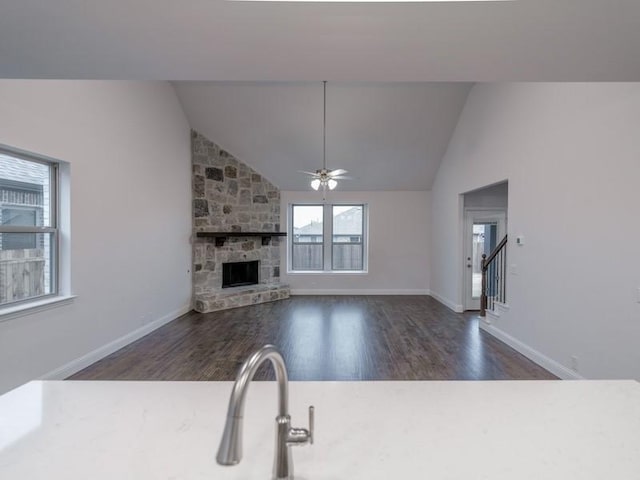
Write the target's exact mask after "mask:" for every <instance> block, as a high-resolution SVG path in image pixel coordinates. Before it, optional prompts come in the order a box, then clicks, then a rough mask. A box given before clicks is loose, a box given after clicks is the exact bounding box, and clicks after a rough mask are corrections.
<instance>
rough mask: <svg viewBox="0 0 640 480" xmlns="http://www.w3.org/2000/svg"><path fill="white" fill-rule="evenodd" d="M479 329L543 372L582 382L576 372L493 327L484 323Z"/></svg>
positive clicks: (481, 323)
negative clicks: (534, 364) (540, 368)
mask: <svg viewBox="0 0 640 480" xmlns="http://www.w3.org/2000/svg"><path fill="white" fill-rule="evenodd" d="M479 325H480V328H481V329H482V330H484V331H485V332H487V333H489V334H490V335H493V336H494V337H496V338H497V339H498V340H500V341H501V342H504V343H506V344H507V345H509V346H510V347H511V348H513V349H514V350H516V351H517V352H519V353H521V354H522V355H524V356H525V357H527V358H528V359H529V360H531V361H533V362H535V363H537V364H538V365H540V366H541V367H542V368H544V369H545V370H548V371H550V372H551V373H553V374H554V375H555V376H557V377H559V378H561V379H562V380H584V377H582V376H581V375H579V374H578V373H577V372H574V371H573V370H571V369H569V368H567V367H565V366H564V365H562V364H560V363H558V362H556V361H555V360H553V359H551V358H549V357H547V356H546V355H544V354H542V353H540V352H539V351H537V350H535V349H533V348H531V347H530V346H529V345H527V344H525V343H523V342H521V341H520V340H518V339H517V338H514V337H512V336H511V335H509V334H508V333H505V332H503V331H502V330H500V329H499V328H497V327H495V326H494V325H487V324H486V323H484V322H479Z"/></svg>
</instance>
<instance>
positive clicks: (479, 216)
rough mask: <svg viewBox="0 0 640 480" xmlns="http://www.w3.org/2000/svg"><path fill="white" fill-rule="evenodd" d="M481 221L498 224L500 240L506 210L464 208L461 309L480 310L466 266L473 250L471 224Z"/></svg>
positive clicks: (504, 227) (498, 239) (505, 228)
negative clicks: (474, 297)
mask: <svg viewBox="0 0 640 480" xmlns="http://www.w3.org/2000/svg"><path fill="white" fill-rule="evenodd" d="M482 222H487V223H490V222H496V223H497V224H498V234H497V239H496V241H497V242H500V240H502V239H503V238H504V236H505V235H506V233H507V211H506V210H502V209H496V208H487V209H482V208H477V207H476V208H469V209H466V208H465V209H464V214H463V223H464V226H463V229H462V245H463V251H462V255H463V257H462V305H463V310H464V311H467V310H480V298H478V299H475V300H474V299H473V298H472V282H471V278H472V277H471V273H472V272H471V269H469V268H468V267H467V262H468V260H467V258H470V257H471V256H472V250H473V235H472V232H473V224H474V223H482Z"/></svg>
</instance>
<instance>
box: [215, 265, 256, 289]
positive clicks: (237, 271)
mask: <svg viewBox="0 0 640 480" xmlns="http://www.w3.org/2000/svg"><path fill="white" fill-rule="evenodd" d="M259 263H260V262H259V261H258V260H255V261H253V262H233V263H223V264H222V288H228V287H240V286H242V285H255V284H257V283H258V264H259Z"/></svg>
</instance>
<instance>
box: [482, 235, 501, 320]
mask: <svg viewBox="0 0 640 480" xmlns="http://www.w3.org/2000/svg"><path fill="white" fill-rule="evenodd" d="M506 280H507V235H505V236H504V238H503V239H502V241H501V242H500V243H499V244H498V245H497V246H496V248H494V249H493V251H492V252H491V253H490V254H489V256H488V257H487V254H482V294H481V296H480V316H481V317H484V316H485V315H486V314H487V309H489V310H493V308H494V306H495V303H496V302H500V303H506V300H507V285H506Z"/></svg>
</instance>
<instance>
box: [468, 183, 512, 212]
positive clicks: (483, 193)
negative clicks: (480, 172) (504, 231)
mask: <svg viewBox="0 0 640 480" xmlns="http://www.w3.org/2000/svg"><path fill="white" fill-rule="evenodd" d="M508 206H509V185H508V183H506V182H503V183H499V184H497V185H491V186H489V187H486V188H481V189H480V190H474V191H473V192H469V193H465V194H464V208H481V209H491V210H500V211H503V210H504V211H506V210H507V208H508Z"/></svg>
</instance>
